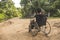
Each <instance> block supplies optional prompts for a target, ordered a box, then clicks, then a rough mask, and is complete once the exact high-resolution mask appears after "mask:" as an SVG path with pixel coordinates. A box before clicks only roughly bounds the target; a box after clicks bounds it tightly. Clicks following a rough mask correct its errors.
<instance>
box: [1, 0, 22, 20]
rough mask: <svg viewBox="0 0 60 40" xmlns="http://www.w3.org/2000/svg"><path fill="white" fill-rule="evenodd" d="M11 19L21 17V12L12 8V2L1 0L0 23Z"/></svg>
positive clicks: (10, 0)
mask: <svg viewBox="0 0 60 40" xmlns="http://www.w3.org/2000/svg"><path fill="white" fill-rule="evenodd" d="M19 9H20V8H19ZM13 17H22V13H21V11H19V10H18V9H17V8H16V7H15V6H14V3H13V2H12V0H7V1H5V0H2V1H1V2H0V21H1V20H6V19H10V18H13Z"/></svg>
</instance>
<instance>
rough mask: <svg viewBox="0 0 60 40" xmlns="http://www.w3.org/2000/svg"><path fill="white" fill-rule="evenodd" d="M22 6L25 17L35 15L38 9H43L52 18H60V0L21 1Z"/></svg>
mask: <svg viewBox="0 0 60 40" xmlns="http://www.w3.org/2000/svg"><path fill="white" fill-rule="evenodd" d="M21 6H22V7H23V8H22V12H23V14H24V16H27V15H28V16H29V15H30V14H31V15H33V13H34V12H35V13H36V9H37V8H41V9H43V10H45V11H46V13H50V14H51V15H50V16H52V17H60V0H21Z"/></svg>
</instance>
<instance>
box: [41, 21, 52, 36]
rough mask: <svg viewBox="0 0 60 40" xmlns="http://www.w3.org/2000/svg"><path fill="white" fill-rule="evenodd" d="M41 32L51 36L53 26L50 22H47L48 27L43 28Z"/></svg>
mask: <svg viewBox="0 0 60 40" xmlns="http://www.w3.org/2000/svg"><path fill="white" fill-rule="evenodd" d="M41 31H42V32H44V33H45V34H47V35H48V34H49V33H50V32H51V26H50V24H49V22H48V21H47V22H46V25H44V26H43V27H42V28H41Z"/></svg>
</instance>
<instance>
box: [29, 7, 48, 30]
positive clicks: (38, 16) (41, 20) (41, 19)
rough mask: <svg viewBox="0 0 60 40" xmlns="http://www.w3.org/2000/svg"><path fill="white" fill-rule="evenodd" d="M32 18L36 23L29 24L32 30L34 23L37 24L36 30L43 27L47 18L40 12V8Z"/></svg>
mask: <svg viewBox="0 0 60 40" xmlns="http://www.w3.org/2000/svg"><path fill="white" fill-rule="evenodd" d="M34 17H35V19H36V21H35V20H32V21H31V23H30V24H31V25H30V26H31V29H33V28H34V26H35V22H36V23H37V24H38V26H37V27H36V28H38V27H39V28H40V27H42V26H43V25H46V21H47V16H46V15H45V14H44V13H43V12H42V11H41V9H40V8H38V9H37V13H36V15H35V16H34ZM39 31H40V30H39Z"/></svg>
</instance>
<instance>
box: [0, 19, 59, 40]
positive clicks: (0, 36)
mask: <svg viewBox="0 0 60 40" xmlns="http://www.w3.org/2000/svg"><path fill="white" fill-rule="evenodd" d="M48 21H49V23H50V25H51V33H50V34H49V35H48V37H46V36H45V35H44V34H43V33H40V32H39V33H38V35H37V36H35V37H33V36H32V35H31V34H30V33H29V32H28V25H29V23H30V19H19V18H12V19H9V20H7V21H5V22H2V23H0V40H60V19H48ZM57 25H59V26H57Z"/></svg>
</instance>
